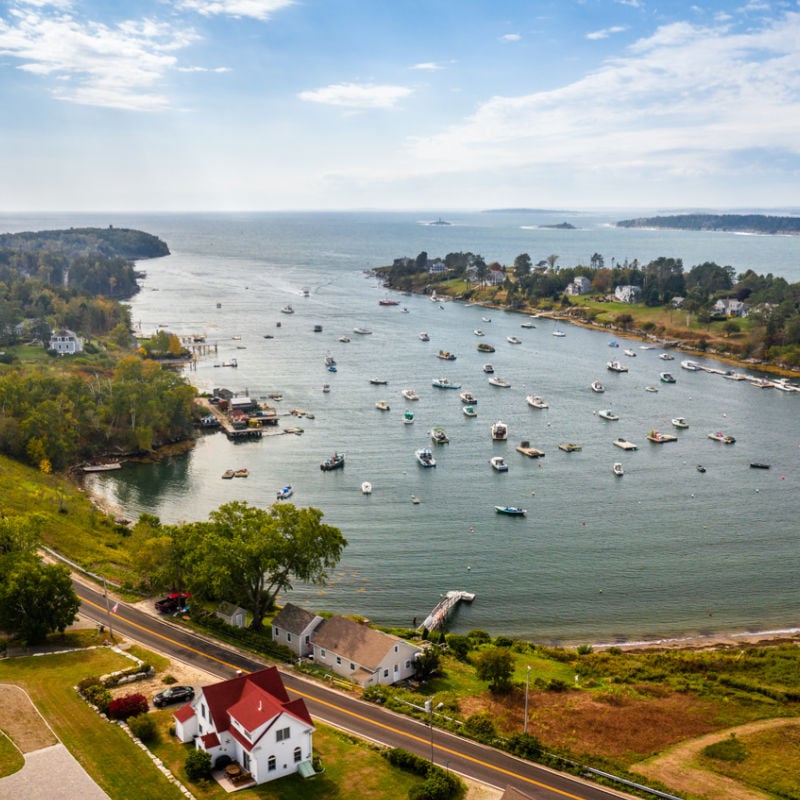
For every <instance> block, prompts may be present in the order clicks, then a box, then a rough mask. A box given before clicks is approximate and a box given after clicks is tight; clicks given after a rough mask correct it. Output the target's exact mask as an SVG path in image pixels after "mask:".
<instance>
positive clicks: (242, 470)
mask: <svg viewBox="0 0 800 800" xmlns="http://www.w3.org/2000/svg"><path fill="white" fill-rule="evenodd" d="M249 474H250V470H249V469H247V467H239V469H237V470H234V473H233V477H234V478H246V477H247V476H248V475H249Z"/></svg>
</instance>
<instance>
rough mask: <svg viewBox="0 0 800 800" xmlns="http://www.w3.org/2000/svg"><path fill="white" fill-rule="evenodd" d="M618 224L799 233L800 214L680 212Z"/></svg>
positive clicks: (619, 225) (627, 226)
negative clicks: (794, 215) (781, 215)
mask: <svg viewBox="0 0 800 800" xmlns="http://www.w3.org/2000/svg"><path fill="white" fill-rule="evenodd" d="M617 227H618V228H657V229H662V230H681V231H728V232H734V233H760V234H765V235H783V236H787V235H793V236H796V235H797V234H800V217H773V216H766V215H764V214H676V215H673V216H666V217H639V218H637V219H623V220H621V221H619V222H618V223H617Z"/></svg>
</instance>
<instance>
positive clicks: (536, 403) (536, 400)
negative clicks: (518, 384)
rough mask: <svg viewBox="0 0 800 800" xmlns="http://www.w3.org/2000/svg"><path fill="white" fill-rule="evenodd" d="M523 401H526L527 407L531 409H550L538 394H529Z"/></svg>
mask: <svg viewBox="0 0 800 800" xmlns="http://www.w3.org/2000/svg"><path fill="white" fill-rule="evenodd" d="M525 399H526V400H527V401H528V405H529V406H530V407H531V408H550V406H549V405H548V404H547V403H546V402H545V401H544V400H542V398H541V397H539V395H538V394H529V395H528V396H527V397H526V398H525Z"/></svg>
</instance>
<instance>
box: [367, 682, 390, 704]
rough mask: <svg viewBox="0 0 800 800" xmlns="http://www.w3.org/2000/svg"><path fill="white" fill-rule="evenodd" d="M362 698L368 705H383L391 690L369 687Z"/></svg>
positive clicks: (381, 687)
mask: <svg viewBox="0 0 800 800" xmlns="http://www.w3.org/2000/svg"><path fill="white" fill-rule="evenodd" d="M361 696H362V698H363V699H364V700H366V701H367V702H368V703H378V704H379V705H382V704H383V703H385V702H386V700H387V699H388V697H389V690H388V689H387V688H386V687H385V686H367V688H366V689H364V693H363V694H362V695H361Z"/></svg>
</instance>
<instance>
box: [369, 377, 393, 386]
mask: <svg viewBox="0 0 800 800" xmlns="http://www.w3.org/2000/svg"><path fill="white" fill-rule="evenodd" d="M369 382H370V383H371V384H372V385H373V386H386V384H388V383H389V381H387V380H385V379H384V378H370V379H369Z"/></svg>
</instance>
